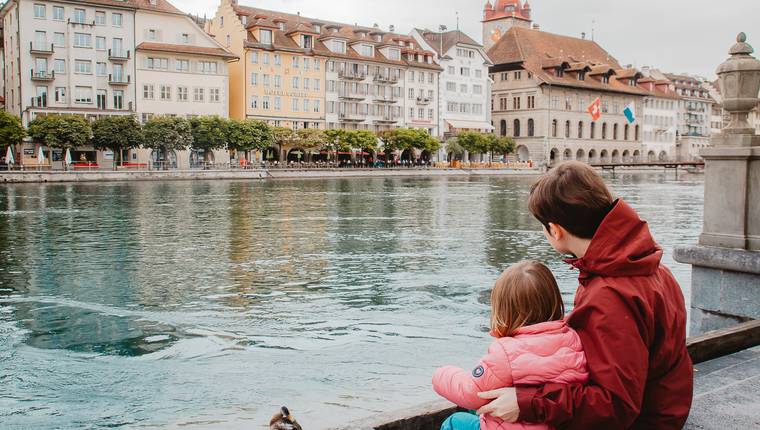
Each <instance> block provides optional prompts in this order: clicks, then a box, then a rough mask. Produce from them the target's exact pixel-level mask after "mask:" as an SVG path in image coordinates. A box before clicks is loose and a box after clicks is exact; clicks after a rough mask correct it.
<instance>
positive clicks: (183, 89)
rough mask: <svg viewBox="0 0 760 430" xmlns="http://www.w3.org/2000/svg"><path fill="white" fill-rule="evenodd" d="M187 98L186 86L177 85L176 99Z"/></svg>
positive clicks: (184, 100)
mask: <svg viewBox="0 0 760 430" xmlns="http://www.w3.org/2000/svg"><path fill="white" fill-rule="evenodd" d="M187 100H188V91H187V87H177V101H180V102H186V101H187Z"/></svg>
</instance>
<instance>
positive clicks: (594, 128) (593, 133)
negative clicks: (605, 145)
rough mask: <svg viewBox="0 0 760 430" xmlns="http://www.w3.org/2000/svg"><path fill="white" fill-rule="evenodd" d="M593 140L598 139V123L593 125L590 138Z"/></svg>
mask: <svg viewBox="0 0 760 430" xmlns="http://www.w3.org/2000/svg"><path fill="white" fill-rule="evenodd" d="M589 137H590V138H591V139H596V123H595V122H592V123H591V135H590V136H589Z"/></svg>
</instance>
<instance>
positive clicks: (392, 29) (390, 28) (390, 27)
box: [388, 24, 396, 33]
mask: <svg viewBox="0 0 760 430" xmlns="http://www.w3.org/2000/svg"><path fill="white" fill-rule="evenodd" d="M388 31H390V32H391V33H393V32H395V31H396V26H395V25H393V24H391V25H389V26H388Z"/></svg>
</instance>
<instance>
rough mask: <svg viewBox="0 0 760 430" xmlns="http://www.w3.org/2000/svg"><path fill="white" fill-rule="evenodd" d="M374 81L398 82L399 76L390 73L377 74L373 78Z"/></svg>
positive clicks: (383, 82)
mask: <svg viewBox="0 0 760 430" xmlns="http://www.w3.org/2000/svg"><path fill="white" fill-rule="evenodd" d="M372 80H373V81H375V82H377V83H382V84H397V83H398V78H397V77H395V76H390V75H375V76H374V77H373V78H372Z"/></svg>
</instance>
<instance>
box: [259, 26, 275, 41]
mask: <svg viewBox="0 0 760 430" xmlns="http://www.w3.org/2000/svg"><path fill="white" fill-rule="evenodd" d="M259 39H260V40H259V42H261V43H263V44H265V45H271V44H272V30H265V29H263V28H262V29H261V30H259Z"/></svg>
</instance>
